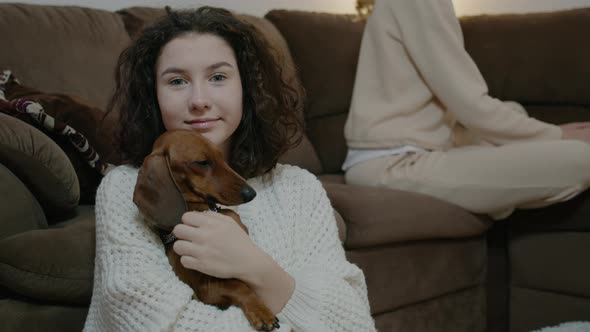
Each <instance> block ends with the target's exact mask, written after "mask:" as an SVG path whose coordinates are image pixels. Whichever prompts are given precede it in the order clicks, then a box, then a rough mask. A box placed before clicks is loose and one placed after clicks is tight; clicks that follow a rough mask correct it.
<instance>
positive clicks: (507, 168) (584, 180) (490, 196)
mask: <svg viewBox="0 0 590 332" xmlns="http://www.w3.org/2000/svg"><path fill="white" fill-rule="evenodd" d="M346 181H347V182H348V183H351V184H359V185H369V186H379V187H389V188H395V189H400V190H406V191H412V192H419V193H423V194H427V195H430V196H434V197H437V198H439V199H442V200H445V201H447V202H450V203H453V204H456V205H459V206H462V207H464V208H466V209H467V210H469V211H472V212H474V213H481V214H487V215H490V216H491V217H492V218H494V219H502V218H505V217H507V216H509V215H510V214H511V213H512V212H513V211H514V209H515V208H536V207H542V206H547V205H550V204H553V203H557V202H562V201H565V200H568V199H570V198H572V197H574V196H575V195H577V194H579V193H580V192H582V191H584V190H585V189H586V188H588V187H589V186H590V144H587V143H584V142H581V141H567V140H562V141H536V142H523V143H514V144H508V145H504V146H499V147H495V146H479V145H477V146H465V147H460V148H454V149H450V150H448V151H433V152H424V153H407V154H403V155H397V156H389V157H382V158H377V159H373V160H370V161H366V162H363V163H360V164H357V165H355V166H353V167H352V168H351V169H349V170H348V171H347V172H346Z"/></svg>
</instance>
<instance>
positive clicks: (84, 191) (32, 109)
mask: <svg viewBox="0 0 590 332" xmlns="http://www.w3.org/2000/svg"><path fill="white" fill-rule="evenodd" d="M0 112H2V113H5V114H8V115H10V116H13V117H15V118H18V119H20V120H22V121H25V122H26V123H28V124H30V125H32V126H34V127H36V128H38V129H40V130H41V131H43V132H44V133H45V134H46V135H47V136H49V137H50V138H51V139H52V140H53V141H55V142H56V143H57V144H58V145H59V146H60V147H61V148H62V150H64V152H65V153H66V155H67V156H68V158H69V159H70V161H71V163H72V165H73V166H74V169H75V171H76V175H77V176H78V180H79V183H80V204H93V203H94V196H95V194H96V188H97V187H98V184H99V183H100V180H101V178H102V176H103V175H104V174H105V173H106V172H107V170H108V169H110V167H109V166H110V165H111V164H118V163H119V162H120V158H119V157H118V153H117V151H116V149H115V148H113V145H115V144H114V141H113V137H114V129H115V128H114V123H115V121H116V116H115V114H112V115H107V114H106V113H105V112H104V111H102V110H100V109H99V108H97V107H93V106H90V105H88V104H86V103H84V102H83V101H81V100H79V99H77V98H75V97H72V96H68V95H65V94H55V93H43V92H41V91H38V90H36V89H33V88H30V87H27V86H24V85H21V84H20V82H19V81H18V79H16V77H15V76H14V75H13V74H12V73H11V72H10V71H9V70H4V71H2V72H1V73H0Z"/></svg>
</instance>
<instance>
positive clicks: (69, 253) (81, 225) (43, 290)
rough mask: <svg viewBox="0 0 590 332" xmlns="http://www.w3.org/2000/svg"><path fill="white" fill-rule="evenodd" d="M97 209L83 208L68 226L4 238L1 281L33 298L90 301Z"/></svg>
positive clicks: (0, 248)
mask: <svg viewBox="0 0 590 332" xmlns="http://www.w3.org/2000/svg"><path fill="white" fill-rule="evenodd" d="M93 212H94V209H86V210H82V211H81V212H80V214H79V215H78V217H77V218H76V219H77V221H76V222H72V223H71V224H68V225H66V226H64V227H57V228H52V229H45V230H41V229H37V230H30V231H27V232H23V233H19V234H16V235H13V236H10V237H7V238H4V239H2V240H0V284H1V285H3V287H6V288H8V289H10V290H11V291H12V292H15V293H17V294H19V295H20V296H25V297H27V298H30V299H35V300H39V301H50V302H53V303H61V304H69V305H88V304H90V296H91V294H92V282H93V274H94V243H95V241H94V216H93ZM31 243H35V246H31ZM56 258H57V259H56Z"/></svg>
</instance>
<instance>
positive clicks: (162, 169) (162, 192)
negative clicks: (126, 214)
mask: <svg viewBox="0 0 590 332" xmlns="http://www.w3.org/2000/svg"><path fill="white" fill-rule="evenodd" d="M133 202H134V203H135V205H137V207H138V208H139V211H140V212H141V213H142V215H143V216H144V218H145V219H146V222H147V223H148V225H149V226H150V227H153V228H158V229H162V230H166V231H170V230H172V228H173V227H174V226H175V225H176V224H178V223H179V222H180V218H181V217H182V215H183V214H184V213H185V212H186V211H187V206H186V202H185V201H184V198H183V196H182V193H181V192H180V189H179V188H178V187H177V186H176V183H175V182H174V180H173V178H172V174H170V167H169V165H168V159H167V158H166V157H164V156H163V155H161V154H156V155H149V156H148V157H147V158H146V159H145V160H144V162H143V164H142V165H141V168H140V169H139V175H138V177H137V183H136V185H135V191H134V193H133Z"/></svg>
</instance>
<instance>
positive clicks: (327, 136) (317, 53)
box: [265, 10, 365, 174]
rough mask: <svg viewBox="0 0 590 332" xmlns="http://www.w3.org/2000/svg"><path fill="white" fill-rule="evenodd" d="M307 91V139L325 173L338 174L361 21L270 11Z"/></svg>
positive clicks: (344, 147)
mask: <svg viewBox="0 0 590 332" xmlns="http://www.w3.org/2000/svg"><path fill="white" fill-rule="evenodd" d="M265 18H266V19H268V20H269V21H271V22H272V23H273V24H274V25H275V26H276V27H277V29H278V30H279V31H280V32H281V34H282V35H283V37H284V38H285V40H286V41H287V44H288V45H289V50H290V52H291V55H292V56H293V60H294V61H295V64H296V66H297V69H298V71H299V74H300V77H301V81H302V83H303V86H304V88H305V90H306V92H307V102H306V108H305V118H306V123H307V135H308V136H309V139H310V141H311V142H312V143H313V146H314V147H315V149H316V151H317V153H318V156H319V159H320V160H321V163H322V167H323V173H327V174H334V173H339V172H340V167H341V166H342V163H343V162H344V158H345V157H346V142H345V140H344V122H345V121H346V117H347V115H348V108H349V106H350V98H351V96H352V88H353V85H354V77H355V75H356V66H357V62H358V54H359V48H360V42H361V38H362V33H363V29H364V25H365V24H364V22H363V21H360V20H358V19H357V16H356V15H342V14H325V13H312V12H303V11H286V10H272V11H270V12H268V13H267V14H266V15H265Z"/></svg>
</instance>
